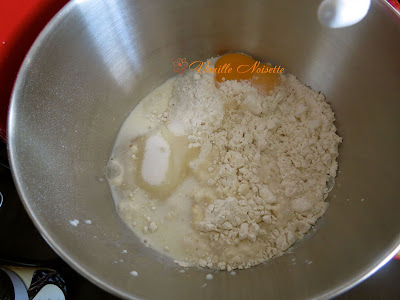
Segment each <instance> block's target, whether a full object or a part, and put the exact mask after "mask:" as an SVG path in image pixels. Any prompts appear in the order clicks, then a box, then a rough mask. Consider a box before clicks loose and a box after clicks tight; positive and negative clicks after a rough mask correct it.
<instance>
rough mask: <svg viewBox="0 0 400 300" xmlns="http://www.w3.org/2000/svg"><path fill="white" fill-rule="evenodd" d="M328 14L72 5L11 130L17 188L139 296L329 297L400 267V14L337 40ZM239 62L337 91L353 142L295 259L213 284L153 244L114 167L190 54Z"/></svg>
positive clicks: (88, 261) (43, 50) (183, 3)
mask: <svg viewBox="0 0 400 300" xmlns="http://www.w3.org/2000/svg"><path fill="white" fill-rule="evenodd" d="M317 6H318V1H314V0H307V1H283V0H281V1H267V0H262V1H261V0H251V1H250V0H247V1H241V0H219V1H215V0H213V1H200V0H196V1H188V0H173V1H172V0H171V1H165V0H151V1H149V0H118V1H117V0H115V1H111V0H108V1H106V0H103V1H101V0H99V1H96V0H80V1H72V2H70V3H69V4H68V5H67V6H66V7H65V8H64V9H63V10H62V11H61V12H60V13H59V14H58V15H57V16H56V17H55V18H54V19H53V20H52V21H51V22H50V24H49V25H48V26H47V27H46V29H45V30H44V31H43V32H42V34H41V35H40V37H39V38H38V39H37V41H36V43H35V44H34V46H33V47H32V49H31V50H30V52H29V54H28V56H27V57H26V59H25V62H24V64H23V66H22V68H21V71H20V73H19V76H18V79H17V82H16V84H15V89H14V93H13V96H12V103H11V110H10V118H9V124H8V125H9V131H8V136H9V144H8V146H9V155H10V160H11V165H12V170H13V174H14V179H15V182H16V184H17V187H18V189H19V192H20V195H21V198H22V200H23V202H24V204H25V207H26V209H27V211H28V212H29V214H30V216H31V218H32V220H33V221H34V223H35V225H36V226H37V227H38V229H39V230H40V232H41V233H42V234H43V236H44V237H45V239H46V240H47V241H48V243H49V244H50V245H51V246H52V247H53V248H54V249H55V251H56V252H57V253H58V254H59V255H60V256H61V257H62V258H64V259H65V260H66V261H67V262H68V263H69V264H70V265H71V266H72V267H74V268H75V269H76V270H77V271H78V272H80V273H81V274H82V275H84V276H85V277H87V278H88V279H89V280H91V281H92V282H94V283H96V284H97V285H99V286H100V287H102V288H104V289H105V290H107V291H109V292H111V293H114V294H115V295H119V296H121V297H125V298H132V299H137V298H139V299H229V300H233V299H322V298H327V297H332V296H334V295H336V294H338V293H340V292H342V291H344V290H346V289H348V288H350V287H352V286H353V285H355V284H357V283H358V282H360V281H361V280H362V279H364V278H366V277H367V276H368V275H370V274H372V273H373V272H374V271H375V270H376V269H377V268H379V267H380V266H381V265H382V264H383V263H384V262H385V261H387V260H388V259H389V257H390V256H391V255H392V254H394V251H395V250H396V249H397V248H398V244H399V242H400V230H399V222H400V218H399V215H400V213H399V212H400V199H399V193H398V188H399V186H400V182H399V172H398V169H399V167H400V155H399V154H400V142H399V139H398V138H399V135H400V118H399V116H400V101H399V100H400V99H399V97H400V96H399V95H400V55H399V53H400V22H399V18H398V15H396V13H395V12H394V11H393V10H391V9H390V8H389V6H388V5H387V4H386V3H385V2H381V1H374V2H373V4H372V7H371V10H370V12H369V15H368V16H367V17H366V18H365V19H364V20H363V21H362V22H361V23H359V24H357V25H355V26H352V27H348V28H344V29H336V30H335V29H327V28H323V27H322V26H321V25H320V24H319V23H318V21H317V17H316V12H317ZM228 50H240V51H245V52H247V53H250V54H252V55H253V56H255V57H256V58H259V59H262V60H267V61H272V62H274V63H279V64H281V65H282V66H283V67H285V68H286V70H287V71H288V72H290V73H293V74H296V75H297V76H298V77H299V78H300V80H301V81H303V82H304V83H306V84H308V85H310V86H312V87H313V88H314V89H316V90H320V91H322V92H323V93H325V95H326V96H327V99H328V101H329V102H330V103H331V104H332V106H333V109H334V111H335V112H336V115H337V127H338V130H339V133H340V135H341V136H343V138H344V142H343V145H342V146H341V148H340V158H339V166H340V174H339V176H338V178H337V181H336V186H335V188H334V189H333V191H332V192H331V196H330V197H329V199H328V200H329V201H331V205H330V208H329V209H328V211H327V213H326V214H325V216H324V217H323V218H322V219H321V220H320V222H319V225H318V227H319V229H318V230H317V231H316V232H315V233H312V234H311V235H310V237H309V238H307V239H305V240H304V241H303V242H301V243H299V245H298V246H297V247H296V249H295V250H293V251H292V252H291V253H289V254H286V255H284V256H282V257H279V258H277V259H274V260H272V261H270V262H268V263H267V264H264V265H260V266H257V267H254V268H251V269H248V270H241V271H238V273H237V275H236V276H232V275H230V274H229V273H227V272H213V273H214V279H213V280H211V281H206V280H205V275H206V274H207V273H209V272H210V271H207V270H200V269H189V270H187V271H186V272H185V273H180V272H179V270H180V269H181V268H179V267H178V266H177V265H175V264H174V263H173V262H172V261H171V260H170V259H168V258H166V257H163V256H160V255H158V254H157V253H155V252H154V251H153V250H151V249H149V248H146V247H144V246H143V245H142V244H141V243H139V241H138V239H137V238H136V237H135V236H134V234H133V233H132V232H131V231H130V230H129V229H128V228H127V226H125V224H124V223H123V222H122V221H121V219H120V218H119V216H118V214H117V212H116V209H115V207H114V202H113V200H112V199H111V195H110V191H109V187H108V184H107V182H106V181H105V180H104V179H105V167H106V163H107V160H108V158H109V156H110V153H111V150H112V146H113V143H114V139H115V137H116V134H117V132H118V130H119V128H120V126H121V124H122V122H123V121H124V119H125V118H126V117H127V115H128V113H129V112H130V111H131V110H132V109H133V108H134V107H135V105H136V104H137V103H138V101H140V100H141V99H142V98H143V97H144V96H145V95H146V94H148V93H149V92H150V91H151V90H152V89H154V88H155V87H157V86H158V85H160V84H162V83H163V82H164V81H165V80H166V79H168V78H169V77H171V76H173V75H175V73H173V72H172V62H173V61H174V60H175V59H176V58H178V57H181V58H184V57H185V58H187V60H188V61H194V60H203V59H206V58H208V57H211V56H215V55H217V54H222V53H224V52H225V51H228ZM361 199H365V201H361ZM73 219H77V220H79V221H80V223H79V225H78V226H76V227H75V226H72V225H71V224H70V222H69V221H70V220H73ZM87 219H88V220H91V221H92V224H91V225H88V224H85V223H84V222H83V221H84V220H87ZM125 249H126V250H127V252H128V253H127V254H123V253H122V251H123V250H125ZM120 259H122V260H123V262H119V260H120ZM294 259H295V263H294V261H293V260H294ZM306 260H307V261H312V263H311V264H309V263H305V261H306ZM133 270H135V271H137V272H138V273H139V276H138V277H134V276H132V275H130V274H129V272H131V271H133ZM205 283H207V285H206V286H204V284H205Z"/></svg>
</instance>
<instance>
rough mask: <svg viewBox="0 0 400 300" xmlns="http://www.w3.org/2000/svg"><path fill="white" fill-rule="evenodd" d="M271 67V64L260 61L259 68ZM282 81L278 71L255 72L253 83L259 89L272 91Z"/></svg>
mask: <svg viewBox="0 0 400 300" xmlns="http://www.w3.org/2000/svg"><path fill="white" fill-rule="evenodd" d="M263 68H264V70H265V69H266V68H271V65H269V64H265V63H260V65H259V66H258V67H257V69H263ZM280 83H281V78H280V76H279V74H278V73H256V72H254V73H253V78H252V80H251V84H252V85H253V86H254V87H256V88H258V90H259V91H262V92H265V93H268V92H269V91H272V90H273V89H274V87H275V86H277V85H279V84H280Z"/></svg>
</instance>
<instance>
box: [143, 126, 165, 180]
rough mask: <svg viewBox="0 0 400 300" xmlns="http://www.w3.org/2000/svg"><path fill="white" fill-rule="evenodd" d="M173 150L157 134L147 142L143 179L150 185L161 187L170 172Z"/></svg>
mask: <svg viewBox="0 0 400 300" xmlns="http://www.w3.org/2000/svg"><path fill="white" fill-rule="evenodd" d="M170 154H171V149H170V147H169V144H168V142H167V141H166V140H165V139H164V138H163V137H162V135H161V134H160V133H159V134H156V135H153V136H151V137H149V138H148V139H147V141H146V147H145V152H144V158H143V164H142V177H143V179H144V180H145V181H146V182H147V183H148V184H150V185H160V184H161V183H162V182H163V181H164V178H165V174H166V173H167V171H168V162H169V156H170Z"/></svg>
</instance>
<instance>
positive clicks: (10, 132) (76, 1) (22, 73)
mask: <svg viewBox="0 0 400 300" xmlns="http://www.w3.org/2000/svg"><path fill="white" fill-rule="evenodd" d="M85 1H92V0H71V1H69V2H68V3H67V4H66V5H64V7H62V8H61V9H60V10H59V11H58V12H57V13H56V14H55V15H54V17H53V18H52V19H51V20H50V21H49V22H48V23H47V25H46V26H45V28H44V29H43V30H42V31H41V32H40V34H39V36H38V37H37V38H36V40H35V41H34V43H33V45H32V46H31V48H30V49H29V51H28V53H27V55H26V56H25V58H24V61H23V63H22V65H21V67H20V69H19V71H18V75H17V78H16V80H15V83H14V86H13V90H12V94H11V98H10V106H9V111H8V121H7V136H8V139H7V150H8V159H9V162H10V169H11V173H12V177H13V180H14V183H15V186H16V189H17V192H18V195H19V197H20V199H21V202H22V204H23V206H24V208H25V211H26V212H27V214H28V215H29V217H30V219H31V220H32V222H33V224H34V225H35V227H36V228H37V229H38V230H39V232H40V234H41V236H42V237H43V238H44V240H45V241H46V242H47V244H48V245H49V246H50V247H51V248H52V249H53V250H54V251H55V252H56V253H57V255H59V256H60V257H61V258H62V259H63V260H64V261H65V262H66V263H67V264H68V265H69V266H70V267H71V268H73V269H74V270H75V271H76V272H78V273H79V274H80V275H82V276H83V277H84V278H85V279H87V280H89V281H90V282H91V283H93V284H95V285H96V286H97V287H100V288H102V289H103V290H105V291H107V292H109V293H111V294H113V295H115V296H117V297H122V298H125V299H138V300H140V299H143V298H138V297H137V296H135V295H132V294H128V293H126V292H123V291H121V290H119V289H117V288H115V287H114V286H112V285H111V284H109V283H107V282H106V281H103V280H100V279H99V278H97V277H96V276H94V275H93V274H92V273H91V272H90V271H88V270H87V269H85V268H83V267H81V266H80V265H79V263H78V262H77V261H76V260H75V259H73V258H72V257H71V256H70V255H69V254H68V253H67V252H66V251H64V250H63V248H62V246H61V245H60V244H59V243H57V242H55V241H54V239H53V238H52V237H51V235H50V234H49V233H48V231H47V229H46V228H45V227H44V226H43V225H42V224H41V223H40V221H39V220H38V217H37V216H36V215H35V213H34V212H33V210H31V206H32V205H31V204H30V202H29V201H28V200H27V199H28V197H27V195H26V194H25V190H24V187H23V185H22V178H21V173H20V171H19V169H18V168H17V167H16V165H17V160H18V159H17V156H18V155H17V152H18V151H17V149H16V143H15V140H16V135H17V132H16V129H15V124H16V122H17V120H16V119H17V116H16V103H17V101H18V98H19V94H20V93H22V92H23V91H22V90H23V89H22V87H23V83H24V81H25V79H26V73H27V71H28V69H29V64H30V60H31V58H32V57H34V56H35V55H36V53H37V52H38V51H40V48H41V46H42V45H43V43H44V42H45V40H46V38H47V37H48V36H49V35H50V34H51V33H52V31H53V30H54V29H55V28H56V27H57V25H59V24H60V23H61V22H62V21H63V20H64V18H65V17H67V16H68V14H69V13H70V11H71V10H73V9H75V8H76V7H77V6H79V5H80V4H81V3H83V2H85ZM373 2H375V3H379V5H381V6H385V7H386V8H385V9H386V10H388V12H391V13H392V14H393V15H394V16H397V17H400V12H398V11H396V10H395V9H394V8H393V7H392V6H391V5H390V4H389V3H388V1H387V0H373ZM399 20H400V19H399ZM399 251H400V237H399V240H398V245H397V246H395V247H394V248H393V249H391V250H390V249H388V252H386V253H384V254H383V255H382V256H381V257H380V258H377V259H376V260H375V261H373V262H372V263H371V264H370V265H368V266H366V267H364V269H362V270H360V271H359V272H358V274H357V275H356V276H354V277H353V278H352V279H350V280H348V281H347V282H346V283H344V284H341V285H338V286H336V287H333V288H332V289H330V290H329V291H327V292H322V293H321V294H319V295H318V296H317V298H315V299H330V298H333V297H336V296H338V295H340V294H342V293H344V292H346V291H348V290H350V289H352V288H353V287H355V286H356V285H358V284H359V283H361V282H362V281H364V280H365V279H367V278H368V277H370V276H371V275H373V274H374V273H375V272H376V271H378V270H379V269H380V268H381V267H382V266H384V265H385V264H386V263H387V262H388V261H389V260H390V259H392V257H393V256H394V255H395V254H396V253H398V252H399Z"/></svg>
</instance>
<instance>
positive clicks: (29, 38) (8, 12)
mask: <svg viewBox="0 0 400 300" xmlns="http://www.w3.org/2000/svg"><path fill="white" fill-rule="evenodd" d="M67 2H68V1H67V0H0V138H2V139H4V140H5V138H6V123H7V111H8V104H9V101H10V95H11V91H12V88H13V85H14V81H15V78H16V76H17V73H18V70H19V68H20V66H21V64H22V61H23V60H24V57H25V55H26V53H27V52H28V50H29V48H30V47H31V45H32V44H33V42H34V40H35V39H36V37H37V36H38V34H39V33H40V31H41V30H42V29H43V28H44V27H45V25H46V24H47V23H48V21H49V20H50V19H51V18H52V17H53V16H54V15H55V14H56V13H57V11H59V10H60V9H61V7H63V6H64V5H65V4H66V3H67Z"/></svg>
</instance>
